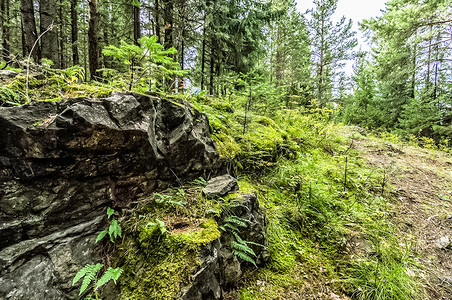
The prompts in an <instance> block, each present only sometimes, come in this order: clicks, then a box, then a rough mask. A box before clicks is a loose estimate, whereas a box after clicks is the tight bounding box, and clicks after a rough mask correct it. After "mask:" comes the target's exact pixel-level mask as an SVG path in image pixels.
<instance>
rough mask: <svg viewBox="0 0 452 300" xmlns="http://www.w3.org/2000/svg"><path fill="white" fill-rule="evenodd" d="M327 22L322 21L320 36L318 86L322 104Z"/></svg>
mask: <svg viewBox="0 0 452 300" xmlns="http://www.w3.org/2000/svg"><path fill="white" fill-rule="evenodd" d="M324 31H325V20H324V19H322V25H321V35H320V64H319V86H318V93H319V95H318V97H319V100H320V103H321V104H324V103H323V95H322V94H323V87H322V85H323V59H324V43H325V42H324V39H325V32H324Z"/></svg>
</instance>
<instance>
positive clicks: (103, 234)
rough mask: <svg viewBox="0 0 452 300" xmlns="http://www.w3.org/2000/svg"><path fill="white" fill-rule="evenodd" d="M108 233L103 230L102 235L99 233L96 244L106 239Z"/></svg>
mask: <svg viewBox="0 0 452 300" xmlns="http://www.w3.org/2000/svg"><path fill="white" fill-rule="evenodd" d="M107 233H108V230H106V229H105V230H102V231H101V232H100V233H99V235H98V236H97V238H96V243H97V242H98V241H100V240H101V239H103V238H104V236H106V235H107Z"/></svg>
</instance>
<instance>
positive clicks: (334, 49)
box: [309, 0, 357, 105]
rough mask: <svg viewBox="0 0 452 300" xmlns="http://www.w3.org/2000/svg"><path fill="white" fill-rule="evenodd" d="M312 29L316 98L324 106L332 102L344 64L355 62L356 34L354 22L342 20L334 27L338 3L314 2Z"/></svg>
mask: <svg viewBox="0 0 452 300" xmlns="http://www.w3.org/2000/svg"><path fill="white" fill-rule="evenodd" d="M314 5H315V9H312V10H311V15H312V18H311V21H310V22H309V29H310V31H311V40H312V41H313V44H312V47H313V63H314V72H315V74H314V82H315V90H316V92H315V94H316V97H317V99H318V100H319V101H320V104H321V105H325V104H326V103H327V102H329V101H331V100H332V94H333V87H334V82H335V80H336V77H337V75H338V71H339V70H340V69H341V68H342V67H343V66H344V61H345V60H348V59H350V58H352V54H353V53H352V50H353V48H354V47H355V46H356V45H357V40H356V38H355V37H354V36H355V34H356V32H354V31H352V21H351V20H348V22H347V20H346V19H345V17H342V19H341V20H340V21H339V22H338V23H337V24H333V21H332V20H331V18H332V16H333V14H334V12H335V11H336V8H337V0H314Z"/></svg>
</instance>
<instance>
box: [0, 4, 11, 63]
mask: <svg viewBox="0 0 452 300" xmlns="http://www.w3.org/2000/svg"><path fill="white" fill-rule="evenodd" d="M9 7H10V5H9V0H1V2H0V13H1V16H2V18H1V23H0V26H1V28H2V51H1V52H0V57H3V59H4V60H5V61H6V60H8V59H7V57H8V56H9V43H10V34H9V32H10V31H9V19H10V16H9Z"/></svg>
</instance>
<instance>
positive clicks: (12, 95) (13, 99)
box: [0, 85, 25, 106]
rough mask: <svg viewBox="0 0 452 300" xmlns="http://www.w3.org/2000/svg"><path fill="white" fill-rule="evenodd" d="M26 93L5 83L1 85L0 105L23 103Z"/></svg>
mask: <svg viewBox="0 0 452 300" xmlns="http://www.w3.org/2000/svg"><path fill="white" fill-rule="evenodd" d="M24 98H25V95H24V94H23V93H20V92H18V91H16V90H15V89H12V88H11V87H9V86H7V85H5V86H1V87H0V106H4V105H7V106H17V105H20V104H21V103H23V101H24Z"/></svg>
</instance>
